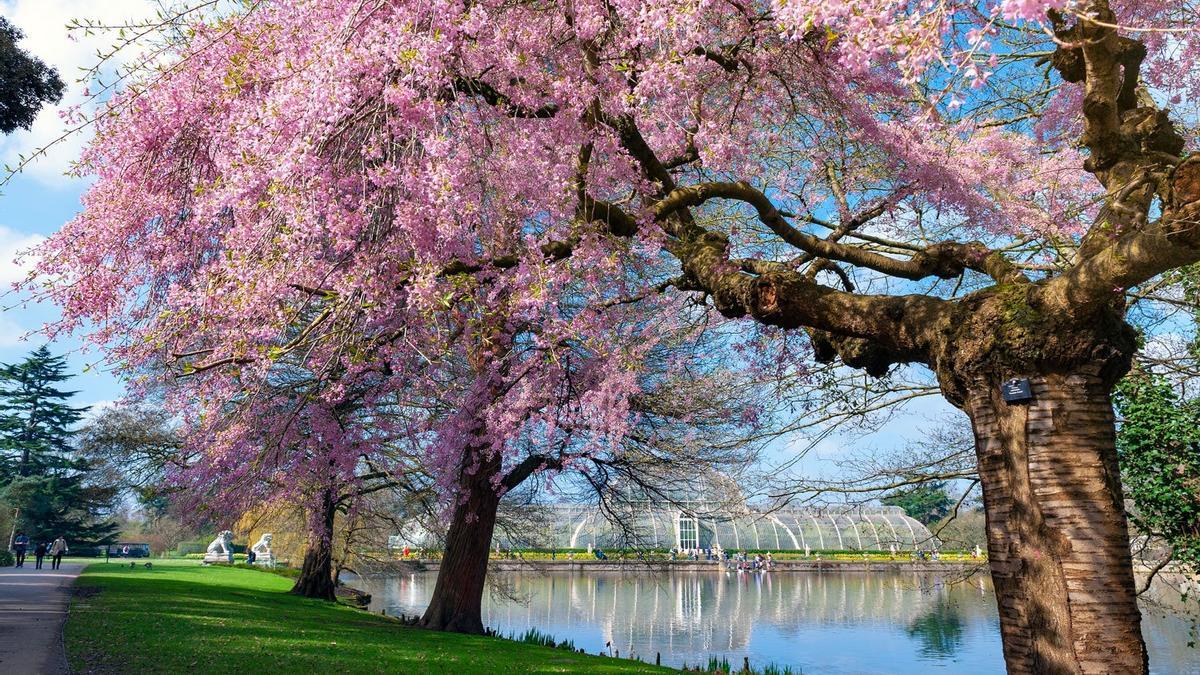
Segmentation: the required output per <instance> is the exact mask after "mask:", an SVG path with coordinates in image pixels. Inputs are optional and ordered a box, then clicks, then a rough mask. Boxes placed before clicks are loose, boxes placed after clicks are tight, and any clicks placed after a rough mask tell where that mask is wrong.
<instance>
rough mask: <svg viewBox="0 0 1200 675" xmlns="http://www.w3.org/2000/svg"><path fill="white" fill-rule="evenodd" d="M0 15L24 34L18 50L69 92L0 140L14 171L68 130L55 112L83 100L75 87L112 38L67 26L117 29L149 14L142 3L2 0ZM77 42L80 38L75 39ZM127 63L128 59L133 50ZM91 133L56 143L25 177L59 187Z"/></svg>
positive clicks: (122, 0) (0, 150) (125, 0)
mask: <svg viewBox="0 0 1200 675" xmlns="http://www.w3.org/2000/svg"><path fill="white" fill-rule="evenodd" d="M0 14H3V15H4V16H5V18H7V19H8V20H9V21H10V22H11V23H12V24H13V25H14V26H16V27H17V28H19V29H21V31H22V32H23V33H25V39H24V40H22V41H21V47H22V48H24V49H26V50H28V51H29V52H30V53H32V54H33V55H34V56H37V57H38V58H40V59H41V60H43V61H45V62H46V63H47V64H49V65H51V66H53V67H54V68H56V69H57V70H58V74H59V76H60V77H61V78H62V79H63V82H65V83H67V92H66V93H65V94H64V96H63V100H62V102H61V103H60V104H59V105H58V106H55V107H49V108H44V109H43V110H42V111H41V112H40V113H39V114H38V117H37V119H36V120H35V121H34V123H33V127H32V128H31V129H30V130H28V131H24V130H18V131H17V132H16V133H13V134H12V135H10V136H9V137H8V138H6V139H2V140H0V159H2V160H3V164H6V165H9V166H12V165H15V164H16V163H17V161H18V156H19V155H26V156H28V155H30V154H32V153H33V152H35V151H36V150H37V149H39V148H42V147H45V146H46V145H48V144H49V143H51V142H52V141H54V140H55V139H56V138H58V137H59V136H61V135H62V134H63V132H64V131H65V129H66V127H65V125H64V124H63V121H62V119H60V117H59V111H61V110H64V109H66V108H67V107H68V106H71V105H75V104H78V103H79V102H81V101H82V100H83V94H82V92H83V89H84V84H83V83H80V82H76V81H75V80H76V79H77V78H78V77H80V75H81V73H82V72H83V71H82V70H80V69H81V68H85V69H86V68H89V67H91V66H92V65H94V64H95V62H96V51H97V50H106V49H107V48H108V47H109V46H110V45H111V40H112V36H108V35H96V36H90V37H89V36H71V35H69V34H68V32H67V28H66V25H67V22H68V21H70V20H72V19H97V20H100V21H102V22H103V23H105V24H109V25H114V24H121V23H124V22H126V21H128V20H130V19H136V18H145V17H148V16H152V15H153V7H152V6H151V5H150V4H149V3H148V2H146V0H103V2H96V1H95V0H0ZM74 37H78V39H74ZM124 56H125V58H132V57H133V56H135V54H133V53H132V51H131V52H130V53H128V54H126V55H124ZM90 136H91V134H90V132H87V131H85V132H83V133H77V134H74V135H72V136H71V137H70V138H68V139H67V140H65V141H63V142H60V143H57V144H56V145H55V146H54V147H53V148H51V149H50V150H49V152H48V153H47V155H46V156H44V157H41V158H39V159H38V160H36V161H35V162H33V163H32V164H31V165H30V166H28V167H27V168H26V169H25V173H26V174H27V175H29V176H32V177H33V178H35V179H37V180H38V181H40V182H43V183H46V184H49V185H56V184H58V185H61V184H62V181H63V174H64V173H65V172H66V171H67V170H68V168H69V167H70V163H71V161H72V160H74V159H75V158H77V157H78V156H79V153H80V151H81V150H82V149H83V146H84V144H85V143H86V142H87V140H88V138H90Z"/></svg>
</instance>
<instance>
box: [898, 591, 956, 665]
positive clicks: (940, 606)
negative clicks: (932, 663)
mask: <svg viewBox="0 0 1200 675" xmlns="http://www.w3.org/2000/svg"><path fill="white" fill-rule="evenodd" d="M908 634H909V635H910V636H911V637H915V638H919V639H920V640H921V653H922V654H923V655H925V656H934V657H938V656H953V655H954V653H955V652H956V651H958V650H959V649H960V648H961V647H962V641H963V635H962V634H963V620H962V617H960V616H959V615H958V610H957V609H956V608H955V606H954V605H953V604H951V603H949V602H946V601H944V600H943V599H942V598H938V601H937V604H936V605H934V607H933V609H931V610H929V611H928V612H926V613H925V614H923V615H921V616H919V617H917V620H916V621H914V622H913V623H912V624H911V625H909V627H908Z"/></svg>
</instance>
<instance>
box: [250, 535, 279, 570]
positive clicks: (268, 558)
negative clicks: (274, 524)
mask: <svg viewBox="0 0 1200 675" xmlns="http://www.w3.org/2000/svg"><path fill="white" fill-rule="evenodd" d="M250 550H251V551H253V552H254V556H255V557H254V564H256V565H274V564H275V558H274V556H273V555H272V553H271V533H270V532H268V533H266V534H264V535H263V536H262V537H260V538H259V540H258V543H256V544H255V545H253V546H251V547H250Z"/></svg>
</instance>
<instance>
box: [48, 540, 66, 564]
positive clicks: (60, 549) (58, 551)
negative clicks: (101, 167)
mask: <svg viewBox="0 0 1200 675" xmlns="http://www.w3.org/2000/svg"><path fill="white" fill-rule="evenodd" d="M69 550H70V549H68V548H67V540H66V539H63V537H62V535H61V534H60V535H58V539H55V540H54V543H53V544H50V555H51V556H53V562H52V564H51V566H50V567H51V569H58V568H59V566H60V565H62V557H63V554H64V553H66V552H67V551H69Z"/></svg>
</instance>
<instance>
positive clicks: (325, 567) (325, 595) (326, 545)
mask: <svg viewBox="0 0 1200 675" xmlns="http://www.w3.org/2000/svg"><path fill="white" fill-rule="evenodd" d="M318 508H319V509H320V513H318V514H316V516H317V521H316V527H315V528H314V531H312V532H310V533H309V538H308V546H307V548H306V549H305V551H304V566H303V567H302V568H301V569H300V576H299V578H297V579H296V585H295V586H293V587H292V591H291V592H292V593H295V594H296V595H302V596H304V597H306V598H317V599H319V600H331V601H332V600H334V597H335V595H334V594H335V592H336V588H337V582H336V581H335V580H334V578H333V519H334V516H335V515H336V512H337V511H336V509H337V498H336V495H335V494H334V491H333V489H332V488H330V489H327V490H325V491H324V493H323V494H322V495H321V502H320V506H318Z"/></svg>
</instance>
